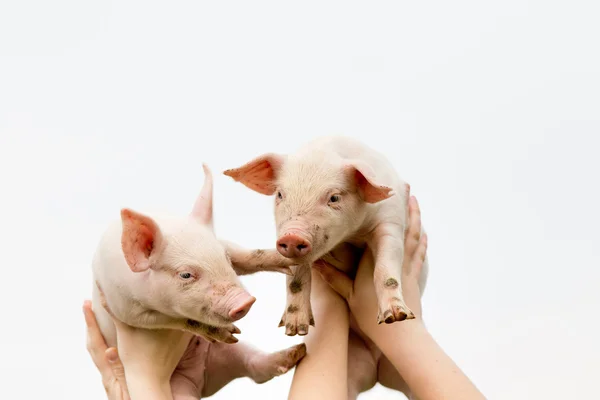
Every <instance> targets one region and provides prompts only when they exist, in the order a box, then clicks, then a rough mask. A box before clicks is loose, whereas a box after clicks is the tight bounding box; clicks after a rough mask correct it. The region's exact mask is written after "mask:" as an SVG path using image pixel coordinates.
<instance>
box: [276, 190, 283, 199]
mask: <svg viewBox="0 0 600 400" xmlns="http://www.w3.org/2000/svg"><path fill="white" fill-rule="evenodd" d="M277 198H278V199H279V200H282V199H283V195H282V194H281V192H277Z"/></svg>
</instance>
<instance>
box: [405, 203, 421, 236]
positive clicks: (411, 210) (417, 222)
mask: <svg viewBox="0 0 600 400" xmlns="http://www.w3.org/2000/svg"><path fill="white" fill-rule="evenodd" d="M408 214H409V217H408V218H409V225H408V231H409V235H412V237H413V239H414V240H417V241H418V240H419V238H420V236H421V209H420V208H419V202H418V201H417V198H416V197H415V196H410V199H409V200H408Z"/></svg>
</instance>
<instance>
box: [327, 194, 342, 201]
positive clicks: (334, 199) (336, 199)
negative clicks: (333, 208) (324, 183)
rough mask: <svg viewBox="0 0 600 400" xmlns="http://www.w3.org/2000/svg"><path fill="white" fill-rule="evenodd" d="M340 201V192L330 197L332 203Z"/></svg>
mask: <svg viewBox="0 0 600 400" xmlns="http://www.w3.org/2000/svg"><path fill="white" fill-rule="evenodd" d="M338 201H340V196H339V195H338V194H334V195H333V196H331V197H330V198H329V202H330V203H337V202H338Z"/></svg>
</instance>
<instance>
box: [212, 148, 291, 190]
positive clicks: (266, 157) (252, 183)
mask: <svg viewBox="0 0 600 400" xmlns="http://www.w3.org/2000/svg"><path fill="white" fill-rule="evenodd" d="M283 161H284V157H283V156H282V155H279V154H275V153H267V154H263V155H262V156H259V157H256V158H255V159H254V160H252V161H250V162H249V163H247V164H244V165H242V166H241V167H239V168H235V169H228V170H227V171H225V172H223V174H225V175H227V176H230V177H232V178H233V179H234V180H235V181H236V182H241V183H242V184H244V185H245V186H246V187H248V188H250V189H252V190H254V191H255V192H258V193H261V194H265V195H267V196H270V195H272V194H273V193H275V188H276V186H275V180H276V179H277V174H278V173H279V170H280V168H281V166H282V165H283Z"/></svg>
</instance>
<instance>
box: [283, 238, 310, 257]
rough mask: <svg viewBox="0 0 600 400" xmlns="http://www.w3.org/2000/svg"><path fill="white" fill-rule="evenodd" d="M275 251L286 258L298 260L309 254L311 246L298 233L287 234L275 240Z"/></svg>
mask: <svg viewBox="0 0 600 400" xmlns="http://www.w3.org/2000/svg"><path fill="white" fill-rule="evenodd" d="M277 251H279V254H281V255H282V256H284V257H287V258H300V257H305V256H307V255H309V254H310V252H311V251H312V245H311V243H310V242H309V241H308V240H307V239H305V238H304V237H302V236H301V235H299V234H298V233H296V232H287V233H285V234H283V236H281V237H280V238H279V240H277Z"/></svg>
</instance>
